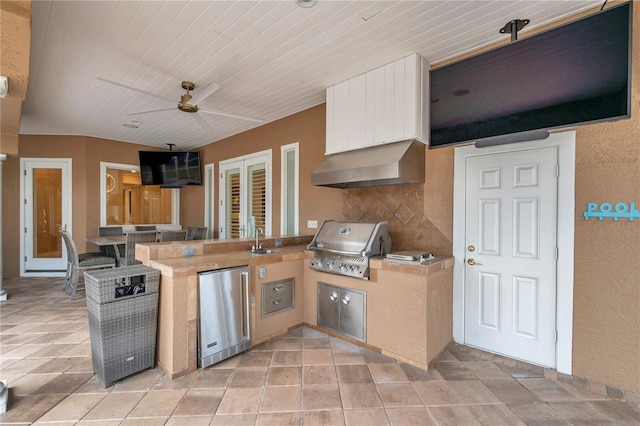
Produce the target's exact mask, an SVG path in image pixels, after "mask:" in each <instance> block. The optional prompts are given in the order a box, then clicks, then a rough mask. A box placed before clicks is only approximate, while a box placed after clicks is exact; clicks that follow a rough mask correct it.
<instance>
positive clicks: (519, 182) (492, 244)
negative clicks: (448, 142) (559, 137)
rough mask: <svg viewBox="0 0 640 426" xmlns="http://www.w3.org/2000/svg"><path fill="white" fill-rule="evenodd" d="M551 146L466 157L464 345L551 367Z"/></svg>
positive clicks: (554, 153)
mask: <svg viewBox="0 0 640 426" xmlns="http://www.w3.org/2000/svg"><path fill="white" fill-rule="evenodd" d="M557 164H558V154H557V148H556V147H549V148H541V149H531V150H522V151H515V152H506V153H501V154H491V155H477V156H470V157H467V159H466V164H465V168H466V170H465V176H466V183H465V184H466V193H465V206H466V212H465V240H466V242H465V248H466V253H465V265H464V268H465V284H464V286H465V288H464V292H465V293H464V297H465V324H464V325H465V342H466V343H467V344H469V345H471V346H475V347H478V348H481V349H486V350H488V351H490V352H495V353H499V354H503V355H506V356H509V357H513V358H517V359H521V360H524V361H527V362H531V363H535V364H539V365H543V366H547V367H552V368H553V367H555V366H556V346H555V345H556V331H555V330H556V263H557V257H556V256H557V254H556V253H557V244H556V241H557V238H556V226H557V225H556V222H557V201H558V200H557Z"/></svg>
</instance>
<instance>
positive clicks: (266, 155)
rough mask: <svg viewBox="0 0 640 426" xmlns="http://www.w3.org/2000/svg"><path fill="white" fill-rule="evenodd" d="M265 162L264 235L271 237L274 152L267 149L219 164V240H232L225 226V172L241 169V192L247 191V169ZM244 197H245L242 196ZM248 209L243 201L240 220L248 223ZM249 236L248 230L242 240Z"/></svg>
mask: <svg viewBox="0 0 640 426" xmlns="http://www.w3.org/2000/svg"><path fill="white" fill-rule="evenodd" d="M261 162H264V163H265V167H266V170H265V179H266V200H265V204H266V205H265V218H266V225H265V228H266V229H264V233H265V236H268V235H271V230H272V224H271V221H272V212H271V209H272V206H271V203H272V194H273V190H272V188H271V182H272V181H271V165H272V150H271V149H266V150H264V151H258V152H254V153H252V154H247V155H242V156H240V157H235V158H230V159H227V160H223V161H220V162H219V163H218V171H219V173H220V179H219V184H218V199H219V203H218V208H219V211H218V238H220V239H224V238H230V237H229V236H227V235H226V231H225V226H226V206H225V204H224V202H225V201H226V193H227V189H226V187H225V182H226V181H225V172H226V171H227V170H229V169H232V168H235V167H238V168H240V187H241V192H244V191H246V183H245V181H244V180H245V175H246V168H247V166H249V165H251V164H256V163H261ZM241 196H243V195H241ZM245 208H246V206H245V202H244V201H242V202H241V203H240V209H241V211H240V218H241V219H243V220H244V221H245V222H246V218H247V212H246V211H244V209H245ZM243 220H241V222H242V221H243ZM245 229H246V224H245ZM247 234H248V230H246V231H245V234H244V235H243V236H242V237H240V238H245V237H247Z"/></svg>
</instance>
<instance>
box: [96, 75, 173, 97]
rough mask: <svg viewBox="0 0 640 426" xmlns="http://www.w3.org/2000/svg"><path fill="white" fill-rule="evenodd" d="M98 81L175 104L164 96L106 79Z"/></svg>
mask: <svg viewBox="0 0 640 426" xmlns="http://www.w3.org/2000/svg"><path fill="white" fill-rule="evenodd" d="M96 80H100V81H104V82H105V83H109V84H113V85H114V86H120V87H124V88H125V89H129V90H133V91H135V92H138V93H142V94H143V95H148V96H153V97H154V98H158V99H162V100H164V101H167V102H171V103H174V102H175V101H174V100H173V99H169V98H165V97H163V96H158V95H156V94H153V93H150V92H145V91H144V90H140V89H137V88H135V87H131V86H127V85H124V84H121V83H118V82H115V81H111V80H107V79H106V78H102V77H96Z"/></svg>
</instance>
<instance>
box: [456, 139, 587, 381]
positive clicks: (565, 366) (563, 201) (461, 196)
mask: <svg viewBox="0 0 640 426" xmlns="http://www.w3.org/2000/svg"><path fill="white" fill-rule="evenodd" d="M575 140H576V133H575V131H567V132H560V133H554V134H551V135H550V136H549V138H548V139H545V140H542V141H533V142H522V143H517V144H508V145H500V146H494V147H489V148H476V147H474V146H473V145H470V146H461V147H457V148H456V149H455V160H454V179H453V193H454V197H453V256H454V257H455V266H454V270H453V340H454V341H455V342H456V343H460V344H464V343H465V335H464V305H465V300H464V282H465V276H464V272H465V268H464V259H465V255H466V251H465V250H466V247H465V205H464V204H465V203H464V200H465V159H466V157H469V156H474V155H480V154H481V155H486V154H493V153H504V152H512V151H520V150H524V149H536V148H545V147H550V146H556V147H557V148H558V164H559V175H558V222H557V227H558V233H557V238H558V241H557V247H558V269H557V297H556V304H557V305H556V322H557V324H556V329H557V330H558V342H557V344H556V369H557V371H558V372H560V373H564V374H572V364H571V358H572V352H573V347H572V342H573V284H574V283H573V258H574V226H575V223H574V220H575V219H574V218H575V202H574V200H575ZM557 307H562V309H558V308H557Z"/></svg>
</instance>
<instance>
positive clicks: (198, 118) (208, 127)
mask: <svg viewBox="0 0 640 426" xmlns="http://www.w3.org/2000/svg"><path fill="white" fill-rule="evenodd" d="M191 116H192V117H193V118H194V119H195V120H196V121H197V122H198V124H200V125H201V126H202V128H203V129H205V130H208V131H210V132H211V133H213V129H212V128H211V126H209V124H208V123H207V122H206V121H204V118H202V117H200V116H199V115H198V114H197V113H196V114H191Z"/></svg>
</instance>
